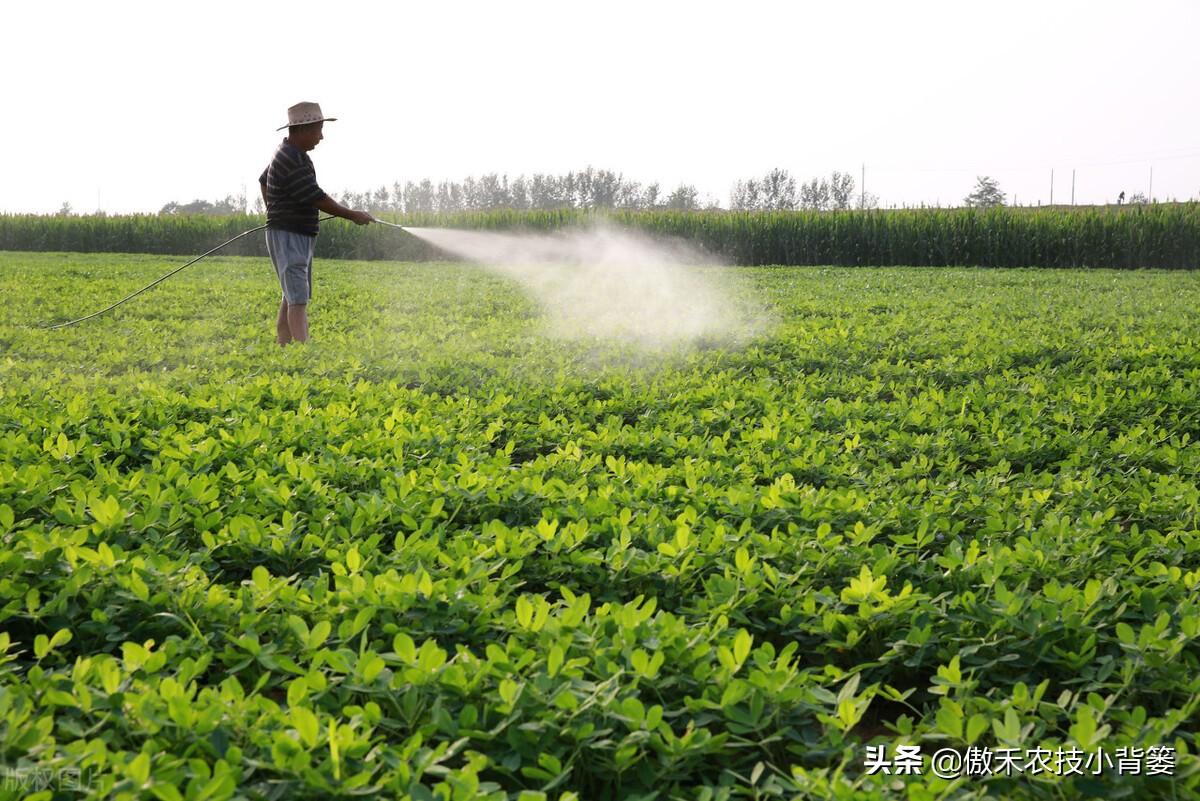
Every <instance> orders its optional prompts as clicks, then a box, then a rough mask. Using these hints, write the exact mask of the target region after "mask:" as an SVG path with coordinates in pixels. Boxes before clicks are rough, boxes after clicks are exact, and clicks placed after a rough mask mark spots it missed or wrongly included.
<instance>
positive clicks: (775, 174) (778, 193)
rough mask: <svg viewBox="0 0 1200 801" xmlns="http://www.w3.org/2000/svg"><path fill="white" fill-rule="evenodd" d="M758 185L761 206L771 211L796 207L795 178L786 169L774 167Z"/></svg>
mask: <svg viewBox="0 0 1200 801" xmlns="http://www.w3.org/2000/svg"><path fill="white" fill-rule="evenodd" d="M758 185H759V189H760V190H761V192H762V199H761V201H760V204H761V208H764V209H769V210H773V211H785V210H789V209H794V208H796V179H795V178H793V177H792V176H791V174H790V173H789V172H788V171H787V170H782V169H780V168H778V167H776V168H775V169H773V170H771V171H770V172H768V173H767V174H766V175H764V176H763V178H762V180H761V181H759V183H758Z"/></svg>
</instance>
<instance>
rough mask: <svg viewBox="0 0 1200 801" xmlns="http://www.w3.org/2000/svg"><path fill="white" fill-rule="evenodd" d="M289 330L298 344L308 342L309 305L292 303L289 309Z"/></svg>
mask: <svg viewBox="0 0 1200 801" xmlns="http://www.w3.org/2000/svg"><path fill="white" fill-rule="evenodd" d="M287 324H288V330H289V331H291V333H292V339H294V340H295V341H296V342H307V341H308V305H307V304H304V303H292V304H290V305H289V306H288V307H287Z"/></svg>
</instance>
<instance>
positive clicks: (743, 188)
mask: <svg viewBox="0 0 1200 801" xmlns="http://www.w3.org/2000/svg"><path fill="white" fill-rule="evenodd" d="M762 194H763V193H762V188H761V187H760V186H759V184H758V181H757V180H755V179H754V178H749V179H747V180H745V181H737V182H736V183H734V185H733V190H732V191H731V192H730V193H729V208H731V209H733V210H734V211H757V210H758V209H761V208H762Z"/></svg>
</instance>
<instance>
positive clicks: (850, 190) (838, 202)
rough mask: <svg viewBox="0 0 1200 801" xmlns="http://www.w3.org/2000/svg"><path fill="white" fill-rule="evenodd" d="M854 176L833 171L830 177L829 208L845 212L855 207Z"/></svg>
mask: <svg viewBox="0 0 1200 801" xmlns="http://www.w3.org/2000/svg"><path fill="white" fill-rule="evenodd" d="M853 199H854V176H852V175H851V174H850V173H848V172H838V171H837V170H834V171H833V174H832V175H830V176H829V206H830V208H834V209H839V210H844V209H848V208H850V207H851V206H852V205H853Z"/></svg>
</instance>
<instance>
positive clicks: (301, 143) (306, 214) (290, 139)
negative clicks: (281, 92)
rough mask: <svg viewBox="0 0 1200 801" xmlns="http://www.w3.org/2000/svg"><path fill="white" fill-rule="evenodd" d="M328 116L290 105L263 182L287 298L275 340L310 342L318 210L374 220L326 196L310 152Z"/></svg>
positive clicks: (274, 257)
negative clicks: (309, 319) (310, 300)
mask: <svg viewBox="0 0 1200 801" xmlns="http://www.w3.org/2000/svg"><path fill="white" fill-rule="evenodd" d="M336 119H337V118H336V117H326V116H324V115H323V114H322V113H321V106H320V105H318V104H317V103H297V104H296V105H294V106H292V107H291V108H289V109H288V122H287V125H281V126H280V127H279V128H277V129H276V130H280V131H282V130H283V129H284V128H287V129H288V135H287V136H286V137H285V138H284V140H283V141H282V142H281V143H280V144H279V147H278V149H276V151H275V157H274V158H273V159H271V163H270V164H269V165H267V168H266V169H265V170H263V174H262V175H261V176H259V179H258V182H259V185H260V187H261V189H262V196H263V203H265V204H266V206H267V252H268V253H270V254H271V263H272V264H273V265H274V266H275V274H276V275H277V276H278V277H279V286H280V288H281V289H282V290H283V299H282V300H281V301H280V304H279V317H278V318H277V319H276V321H275V341H276V342H278V343H279V344H280V346H283V345H286V344H288V343H289V342H293V341H295V342H307V341H308V301H309V299H310V298H312V260H313V251H314V249H315V247H316V243H317V231H318V227H319V225H318V220H317V217H318V212H322V211H323V212H326V213H327V214H332V215H333V216H335V217H342V218H343V219H347V220H350V221H351V222H353V223H357V224H358V225H366V224H367V223H371V222H374V221H375V220H374V218H373V217H372V216H371V215H370V214H368V213H367V212H365V211H357V210H354V209H348V208H346V207H345V206H343V205H342V204H341V203H338V202H337V201H336V200H334V199H333V198H331V197H330V196H329V195H327V194H325V192H324V190H322V189H321V187H320V186H319V185H318V184H317V173H316V169H315V168H314V167H313V163H312V159H310V158H309V157H308V152H309V151H310V150H312V149H313V148H314V147H316V146H317V144H318V143H319V142H320V141H321V140H322V139H324V138H325V137H324V135H323V134H322V128H323V127H324V125H325V123H326V122H327V121H328V122H333V121H334V120H336Z"/></svg>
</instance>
